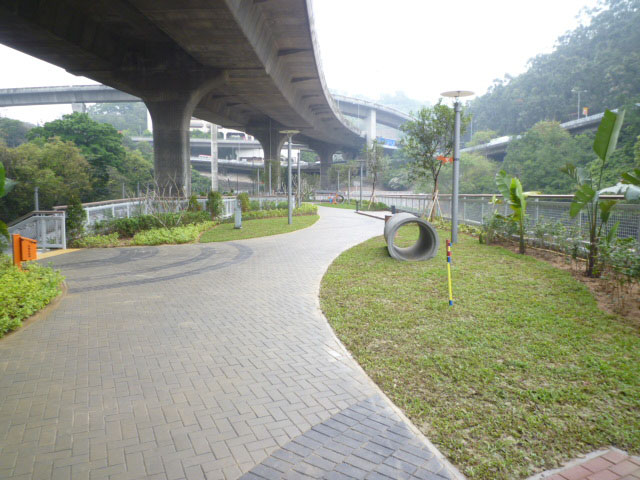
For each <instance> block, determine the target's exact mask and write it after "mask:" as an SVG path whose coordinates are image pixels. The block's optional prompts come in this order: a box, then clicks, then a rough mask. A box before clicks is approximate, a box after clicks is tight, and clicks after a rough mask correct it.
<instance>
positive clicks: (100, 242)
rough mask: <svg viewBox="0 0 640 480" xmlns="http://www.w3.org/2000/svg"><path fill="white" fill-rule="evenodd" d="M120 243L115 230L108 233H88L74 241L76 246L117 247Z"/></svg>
mask: <svg viewBox="0 0 640 480" xmlns="http://www.w3.org/2000/svg"><path fill="white" fill-rule="evenodd" d="M119 244H120V235H118V233H117V232H114V233H110V234H108V235H88V236H86V237H82V238H80V239H78V240H76V241H75V243H74V245H75V246H76V247H78V248H105V247H117V246H118V245H119Z"/></svg>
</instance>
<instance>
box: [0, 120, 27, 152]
mask: <svg viewBox="0 0 640 480" xmlns="http://www.w3.org/2000/svg"><path fill="white" fill-rule="evenodd" d="M31 128H33V125H31V124H29V123H24V122H21V121H20V120H14V119H13V118H4V117H0V140H1V141H4V143H5V144H6V145H7V146H8V147H17V146H18V145H20V144H22V143H24V142H26V141H27V132H28V131H29V130H30V129H31Z"/></svg>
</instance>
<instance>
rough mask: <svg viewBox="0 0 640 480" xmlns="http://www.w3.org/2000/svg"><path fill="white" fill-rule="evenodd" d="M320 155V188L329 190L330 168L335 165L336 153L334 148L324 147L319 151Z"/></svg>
mask: <svg viewBox="0 0 640 480" xmlns="http://www.w3.org/2000/svg"><path fill="white" fill-rule="evenodd" d="M317 153H318V156H319V157H320V188H321V189H323V190H327V189H328V188H329V187H330V185H329V169H330V168H331V165H333V154H334V153H336V152H335V150H333V149H324V150H322V151H317Z"/></svg>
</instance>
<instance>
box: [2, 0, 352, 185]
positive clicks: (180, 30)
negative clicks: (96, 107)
mask: <svg viewBox="0 0 640 480" xmlns="http://www.w3.org/2000/svg"><path fill="white" fill-rule="evenodd" d="M0 42H1V43H3V44H6V45H8V46H10V47H13V48H16V49H18V50H21V51H23V52H25V53H28V54H30V55H33V56H35V57H37V58H41V59H43V60H46V61H48V62H51V63H53V64H55V65H58V66H61V67H63V68H65V69H67V70H68V71H70V72H71V73H75V74H78V75H84V76H87V77H89V78H92V79H94V80H96V81H99V82H101V83H103V84H105V85H109V86H112V87H114V88H117V89H119V90H122V91H124V92H126V93H129V94H131V95H134V96H136V97H139V98H141V99H142V100H143V101H144V102H145V103H146V104H147V106H148V107H149V110H150V112H151V115H152V118H153V121H154V142H155V145H156V149H155V151H156V162H155V163H156V164H155V167H156V168H155V171H156V178H157V180H158V182H159V184H160V187H161V188H163V189H169V188H173V187H174V186H175V187H177V188H183V187H184V188H185V190H187V191H188V190H189V155H188V148H187V146H188V137H187V135H186V133H185V132H186V129H187V128H188V119H189V118H190V117H191V115H195V116H197V117H198V118H201V119H204V120H207V121H211V122H213V123H216V124H218V125H222V126H225V127H229V128H238V129H242V130H245V131H247V132H249V133H251V134H252V135H254V136H256V137H257V138H259V139H260V140H261V142H263V141H264V142H268V143H267V144H266V145H265V144H264V143H263V147H265V148H264V150H265V151H273V149H274V146H275V147H277V146H278V144H279V143H281V138H278V135H279V131H280V130H282V129H283V128H286V129H296V130H299V131H300V132H301V134H300V136H299V139H300V141H303V142H306V140H307V139H308V140H311V141H316V142H319V143H322V144H329V145H338V146H339V147H340V148H341V149H343V150H352V151H354V150H355V151H357V150H359V149H360V148H361V146H362V144H363V138H362V134H361V132H360V131H358V130H357V129H355V128H354V127H351V126H350V125H349V124H348V122H346V121H345V120H344V118H343V117H342V115H341V114H340V112H339V111H338V110H337V108H336V106H335V104H334V102H333V99H332V98H331V96H330V95H329V93H328V91H327V89H326V85H325V83H324V77H323V73H322V69H321V67H320V65H319V62H318V55H317V47H316V43H315V37H314V30H313V18H312V15H311V9H310V4H309V0H278V1H253V0H237V1H232V0H211V1H207V2H203V1H201V0H183V1H181V2H168V1H157V0H96V1H93V2H85V1H82V0H58V1H52V2H23V1H20V0H0ZM274 137H275V139H274ZM267 139H268V140H267Z"/></svg>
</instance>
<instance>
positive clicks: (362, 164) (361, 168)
mask: <svg viewBox="0 0 640 480" xmlns="http://www.w3.org/2000/svg"><path fill="white" fill-rule="evenodd" d="M363 169H364V160H363V159H360V206H359V208H362V177H363V175H362V170H363Z"/></svg>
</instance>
